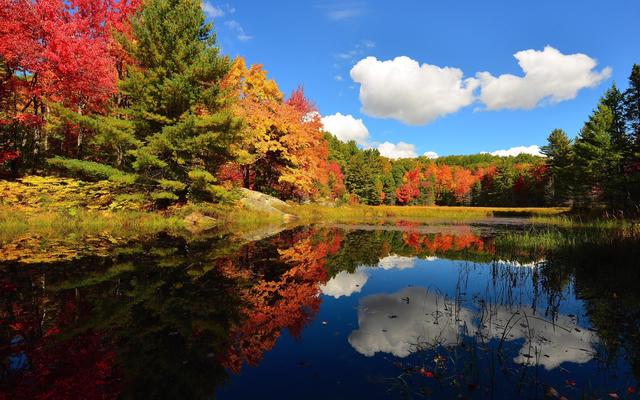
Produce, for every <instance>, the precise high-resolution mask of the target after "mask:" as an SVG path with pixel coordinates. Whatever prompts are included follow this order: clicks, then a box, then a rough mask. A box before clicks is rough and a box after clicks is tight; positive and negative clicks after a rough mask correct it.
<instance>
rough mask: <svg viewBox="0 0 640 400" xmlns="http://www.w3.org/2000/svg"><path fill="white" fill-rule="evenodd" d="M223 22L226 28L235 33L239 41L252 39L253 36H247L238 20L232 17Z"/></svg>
mask: <svg viewBox="0 0 640 400" xmlns="http://www.w3.org/2000/svg"><path fill="white" fill-rule="evenodd" d="M224 24H225V26H226V27H227V28H229V29H230V30H232V31H233V32H234V33H235V34H236V37H237V38H238V40H240V41H241V42H246V41H248V40H251V39H253V36H249V35H247V34H246V33H245V31H244V28H243V27H242V25H240V23H239V22H238V21H236V20H233V19H232V20H230V21H225V22H224Z"/></svg>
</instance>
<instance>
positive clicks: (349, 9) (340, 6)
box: [316, 1, 366, 21]
mask: <svg viewBox="0 0 640 400" xmlns="http://www.w3.org/2000/svg"><path fill="white" fill-rule="evenodd" d="M316 7H317V8H320V9H322V10H324V11H325V14H326V16H327V18H328V19H329V20H331V21H343V20H347V19H352V18H356V17H359V16H361V15H363V14H364V13H365V12H366V8H365V4H364V3H363V2H361V1H355V2H345V1H335V2H330V3H325V4H318V5H317V6H316Z"/></svg>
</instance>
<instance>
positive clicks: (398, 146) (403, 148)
mask: <svg viewBox="0 0 640 400" xmlns="http://www.w3.org/2000/svg"><path fill="white" fill-rule="evenodd" d="M378 151H379V152H380V154H381V155H383V156H385V157H388V158H393V159H398V158H414V157H417V156H418V154H417V153H416V146H414V145H412V144H410V143H405V142H398V143H391V142H384V143H381V144H379V145H378Z"/></svg>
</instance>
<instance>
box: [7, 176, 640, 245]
mask: <svg viewBox="0 0 640 400" xmlns="http://www.w3.org/2000/svg"><path fill="white" fill-rule="evenodd" d="M0 194H1V195H2V196H1V197H0V244H7V243H11V242H14V241H20V240H23V239H24V238H27V237H36V238H40V240H45V239H46V240H54V241H55V240H61V239H64V240H74V241H78V240H80V238H83V237H89V238H95V237H102V238H104V239H105V240H106V241H112V242H124V241H129V240H135V239H137V238H140V237H144V236H149V235H154V234H158V233H160V232H166V233H169V234H171V235H174V236H188V237H197V236H199V235H203V234H204V233H207V232H209V233H210V232H216V234H232V235H236V236H239V237H241V238H246V239H247V240H255V239H257V238H258V239H259V238H261V237H266V236H269V235H270V234H272V233H276V232H278V231H280V230H282V229H285V228H290V227H294V226H301V225H311V224H329V225H330V224H370V225H396V224H416V225H419V224H452V223H453V224H455V223H471V222H474V221H475V222H478V221H483V220H487V219H492V218H495V217H503V218H505V217H508V218H527V221H529V222H531V223H532V224H536V225H545V226H554V227H558V228H576V227H598V228H603V229H613V230H615V229H617V228H620V229H622V228H623V227H628V226H630V225H634V223H633V222H630V221H625V220H615V219H609V220H584V221H583V220H581V219H579V218H575V217H572V216H569V215H567V213H568V212H569V210H568V209H567V208H512V207H509V208H502V207H445V206H366V205H337V204H331V203H324V204H303V205H300V204H293V203H285V202H283V201H281V200H278V199H276V198H274V197H271V196H267V195H265V194H262V193H258V192H253V191H249V190H246V189H239V190H233V191H231V192H230V194H229V196H227V198H226V200H225V201H224V202H219V203H211V202H184V203H175V204H172V205H170V206H158V204H157V203H156V204H154V203H153V202H152V200H153V199H151V198H150V197H149V196H148V194H144V193H139V192H134V191H132V190H131V188H130V187H127V186H126V185H121V184H118V183H114V182H111V181H98V182H84V181H79V180H75V179H69V178H56V177H41V176H30V177H25V178H23V179H21V180H20V181H17V182H9V181H0ZM505 220H506V219H505ZM636 225H637V224H636ZM634 226H635V225H634ZM80 241H81V240H80Z"/></svg>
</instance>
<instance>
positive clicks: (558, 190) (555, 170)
mask: <svg viewBox="0 0 640 400" xmlns="http://www.w3.org/2000/svg"><path fill="white" fill-rule="evenodd" d="M547 142H548V144H547V145H546V146H543V147H542V153H543V154H544V155H545V156H547V165H549V170H550V173H551V194H550V196H549V197H550V199H549V200H550V202H551V203H552V204H554V205H564V204H566V203H567V202H569V201H570V200H571V179H572V173H573V148H572V145H571V140H570V139H569V138H568V137H567V134H566V133H565V132H564V131H563V130H562V129H554V130H553V131H552V132H551V134H549V137H548V138H547Z"/></svg>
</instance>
